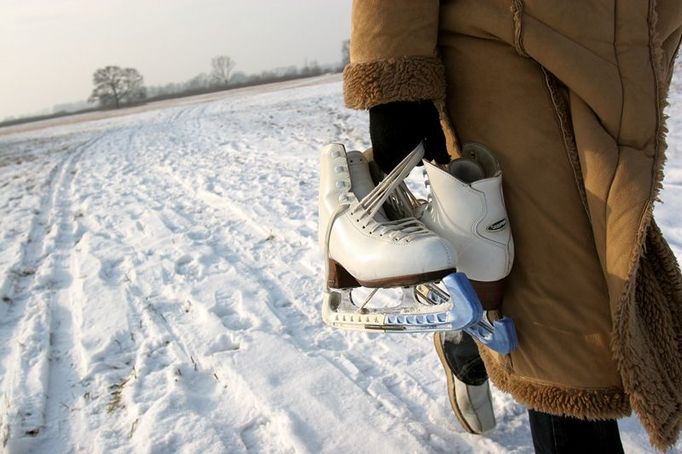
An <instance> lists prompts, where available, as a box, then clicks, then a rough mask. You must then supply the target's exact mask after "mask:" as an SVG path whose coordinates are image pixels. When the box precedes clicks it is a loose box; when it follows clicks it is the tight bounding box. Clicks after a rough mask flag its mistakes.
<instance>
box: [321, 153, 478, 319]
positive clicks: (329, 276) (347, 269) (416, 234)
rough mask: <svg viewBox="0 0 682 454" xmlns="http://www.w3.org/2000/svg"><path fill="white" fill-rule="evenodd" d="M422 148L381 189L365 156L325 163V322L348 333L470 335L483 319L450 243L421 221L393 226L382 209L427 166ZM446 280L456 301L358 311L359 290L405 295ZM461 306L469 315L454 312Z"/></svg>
mask: <svg viewBox="0 0 682 454" xmlns="http://www.w3.org/2000/svg"><path fill="white" fill-rule="evenodd" d="M422 156H423V148H421V146H420V147H417V148H416V149H415V150H414V151H413V152H412V153H411V154H410V155H408V156H407V157H406V158H405V160H403V162H401V163H400V164H399V165H398V166H397V167H396V168H395V169H394V170H393V171H392V172H391V173H390V174H388V175H387V176H386V177H385V178H384V180H383V181H382V182H381V183H380V184H379V185H377V186H375V185H374V183H373V182H372V179H371V177H370V174H369V169H368V166H367V161H366V160H365V159H364V157H363V155H362V153H360V152H350V153H346V150H345V148H344V147H343V145H339V144H332V145H328V146H326V147H325V148H324V149H323V150H322V152H321V156H320V166H321V172H320V214H319V241H320V245H321V248H322V250H323V254H324V259H325V264H326V282H325V291H324V299H323V318H324V320H325V322H326V323H328V324H330V325H332V326H335V327H341V328H348V329H360V330H380V331H402V332H417V331H437V330H451V329H463V328H464V327H467V326H470V325H471V324H472V323H475V322H476V320H478V318H480V315H481V314H482V312H483V309H482V307H481V305H480V302H479V301H478V298H477V296H476V293H475V291H474V290H473V288H472V287H471V285H470V284H469V282H468V280H467V279H466V276H464V275H463V274H462V273H456V272H455V266H456V264H457V262H456V253H455V251H454V249H453V247H452V245H451V244H450V242H449V241H448V240H445V239H443V238H441V237H440V236H438V235H437V234H435V233H433V232H432V231H430V230H429V229H427V228H426V227H425V226H424V224H423V223H422V222H420V221H419V220H417V219H416V218H414V217H405V218H401V219H397V220H389V219H387V217H386V214H385V212H384V211H383V209H382V205H383V204H384V202H385V201H386V200H387V199H388V197H389V196H390V195H391V193H392V192H393V191H394V190H395V188H396V187H397V186H398V185H400V184H401V183H402V181H403V180H404V178H405V177H406V176H407V175H408V174H409V173H410V171H411V170H412V168H414V166H415V165H416V164H417V163H418V162H419V161H420V160H421V158H422ZM441 279H442V280H443V285H444V286H445V287H446V288H447V289H448V291H449V292H450V293H451V294H452V295H453V298H444V299H441V300H438V301H429V302H428V303H418V302H416V301H415V300H414V299H413V298H402V299H401V302H400V304H399V305H398V306H394V307H388V308H374V307H372V306H368V302H369V300H370V299H371V298H372V296H373V295H374V293H375V291H373V292H372V293H371V294H370V296H369V297H368V298H367V299H366V300H365V301H364V302H363V303H362V304H357V303H356V302H355V301H354V300H353V297H352V295H351V290H352V289H353V288H356V287H360V286H362V287H367V288H372V289H378V288H390V287H406V288H407V289H408V290H406V291H405V292H406V293H407V294H411V292H412V289H413V288H414V285H416V284H422V283H431V282H435V281H439V280H441ZM454 298H457V299H458V300H461V303H459V304H458V305H459V306H461V307H462V308H463V309H462V310H459V311H458V312H456V313H455V312H454V311H453V307H454Z"/></svg>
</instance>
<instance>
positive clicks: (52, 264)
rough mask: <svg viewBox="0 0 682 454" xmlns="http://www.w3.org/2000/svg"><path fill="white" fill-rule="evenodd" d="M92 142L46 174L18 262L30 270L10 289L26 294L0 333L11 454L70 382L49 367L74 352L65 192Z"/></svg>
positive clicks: (36, 430) (41, 424)
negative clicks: (5, 347) (53, 391)
mask: <svg viewBox="0 0 682 454" xmlns="http://www.w3.org/2000/svg"><path fill="white" fill-rule="evenodd" d="M94 140H95V139H92V140H89V141H87V142H85V143H83V144H81V145H80V146H78V147H76V149H75V150H74V151H72V152H71V153H69V154H68V155H67V156H66V157H64V158H63V159H62V160H61V161H60V162H59V163H58V164H57V165H56V166H55V168H54V169H53V170H52V171H51V173H50V177H49V179H48V182H47V184H46V186H45V187H46V194H45V195H44V197H43V199H42V201H41V208H40V210H41V211H40V212H39V213H38V214H37V215H36V219H35V222H34V223H33V228H32V231H31V235H32V238H33V240H32V241H31V243H30V246H29V247H27V248H26V249H25V251H24V254H23V256H22V260H21V262H20V263H21V264H22V265H29V264H30V265H32V266H34V267H35V268H33V269H32V270H31V271H32V272H31V273H30V274H29V273H25V274H26V276H24V281H22V282H20V283H19V284H18V286H17V285H16V284H15V286H14V290H15V292H16V289H17V288H20V289H21V290H23V291H29V295H25V296H24V295H23V294H19V295H18V296H19V297H20V299H23V300H25V301H22V304H21V306H22V307H19V305H17V306H16V310H17V311H21V312H23V313H22V314H16V317H17V318H18V317H20V320H19V321H18V322H17V323H16V326H15V327H14V329H6V330H2V332H3V333H6V334H9V336H8V339H11V340H12V341H13V342H12V348H11V352H10V353H9V355H8V358H6V366H5V374H4V377H5V380H4V381H3V396H2V398H3V401H4V402H3V405H2V407H3V408H5V409H6V413H5V414H4V415H3V421H2V428H1V429H0V433H2V434H3V446H5V447H7V448H8V449H9V450H10V451H13V450H18V451H23V450H25V449H30V447H31V446H34V445H35V443H36V437H37V436H38V435H40V434H41V432H42V431H43V429H44V428H45V426H46V414H47V412H48V411H49V409H48V405H47V400H49V399H50V388H49V387H50V383H54V382H55V381H60V380H61V381H63V380H62V379H61V378H60V379H58V378H57V377H58V376H60V375H61V374H66V375H70V377H71V378H73V376H72V375H71V374H70V372H67V370H68V369H69V368H70V367H71V365H70V364H69V365H68V366H67V365H60V366H59V367H57V368H55V367H54V364H51V362H55V363H56V362H58V360H59V359H60V358H63V357H64V356H68V352H70V351H71V350H72V346H73V341H72V339H71V332H70V330H71V320H70V315H68V313H69V309H68V307H66V306H65V304H66V303H65V302H63V301H61V299H62V298H64V293H68V290H66V289H68V287H69V286H70V284H71V280H72V276H71V275H70V273H69V271H70V269H71V265H70V250H71V247H72V246H73V240H74V236H73V235H74V233H75V232H74V231H73V230H72V229H71V227H72V225H73V224H72V222H73V215H72V213H71V210H70V208H71V204H70V192H71V184H72V180H73V176H74V173H75V166H76V163H77V162H78V160H79V159H80V157H81V155H82V154H83V152H84V151H85V150H86V149H87V147H88V146H90V145H91V144H92V143H93V142H94ZM34 242H35V243H34ZM13 293H14V292H13ZM15 297H16V296H15ZM63 311H66V312H67V314H64V313H63ZM60 344H65V346H66V351H67V353H66V355H64V354H63V353H62V352H61V351H59V350H54V347H55V345H60ZM56 369H58V370H59V372H57V371H56ZM53 398H54V396H53Z"/></svg>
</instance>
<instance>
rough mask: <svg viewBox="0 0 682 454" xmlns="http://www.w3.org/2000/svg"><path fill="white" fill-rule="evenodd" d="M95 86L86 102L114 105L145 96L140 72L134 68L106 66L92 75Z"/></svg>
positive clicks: (106, 105) (118, 105)
mask: <svg viewBox="0 0 682 454" xmlns="http://www.w3.org/2000/svg"><path fill="white" fill-rule="evenodd" d="M92 82H93V83H94V84H95V88H94V89H93V90H92V94H91V95H90V98H89V99H88V102H98V103H99V104H100V105H101V106H104V107H112V106H113V107H116V108H117V109H118V108H119V107H120V106H121V105H123V104H130V103H133V102H137V101H141V100H143V99H144V98H145V97H146V92H145V88H144V79H143V77H142V74H140V72H139V71H138V70H136V69H134V68H121V67H119V66H106V67H104V68H99V69H98V70H97V71H95V73H94V74H93V76H92Z"/></svg>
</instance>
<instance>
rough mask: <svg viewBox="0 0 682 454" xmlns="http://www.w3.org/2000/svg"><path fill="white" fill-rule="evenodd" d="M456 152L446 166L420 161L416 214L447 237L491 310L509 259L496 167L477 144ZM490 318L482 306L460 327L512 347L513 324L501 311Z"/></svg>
mask: <svg viewBox="0 0 682 454" xmlns="http://www.w3.org/2000/svg"><path fill="white" fill-rule="evenodd" d="M462 154H463V156H464V157H462V158H461V159H456V160H454V161H452V162H450V163H449V164H448V165H447V169H446V170H443V169H442V168H440V167H438V166H436V165H433V164H430V163H428V162H425V163H424V172H425V174H426V176H427V185H429V186H430V192H431V195H430V198H429V201H428V202H427V203H426V204H425V205H422V206H421V207H420V209H421V216H420V220H421V221H422V222H423V223H424V224H425V225H426V226H427V227H428V228H429V229H430V230H433V231H434V232H436V233H438V234H439V235H440V236H442V237H443V238H447V239H448V240H449V241H450V242H451V243H452V245H453V247H454V248H455V250H456V251H457V255H458V266H457V268H458V271H461V272H463V273H465V274H466V275H467V277H468V278H469V279H470V280H471V284H472V286H473V287H474V289H475V290H476V293H477V294H478V296H479V298H480V300H481V302H482V304H483V307H484V308H485V309H486V311H497V310H499V308H500V305H501V303H502V296H503V292H504V279H505V278H506V277H507V275H508V274H509V272H510V271H511V267H512V263H513V260H514V243H513V240H512V235H511V229H510V227H509V221H508V219H507V211H506V208H505V206H504V198H503V196H502V172H501V170H500V166H499V163H498V162H497V159H496V158H495V157H494V155H493V154H492V153H491V152H490V151H489V150H488V149H487V148H486V147H484V146H483V145H480V144H475V143H469V144H466V145H464V147H463V149H462ZM491 315H493V314H491ZM491 318H493V317H489V314H488V313H487V312H486V314H485V316H484V317H483V318H482V319H481V321H480V322H479V323H477V324H475V325H472V326H470V327H468V328H467V329H466V331H467V332H468V333H469V334H471V335H472V336H474V337H475V338H476V339H477V340H479V341H481V342H482V343H484V344H485V345H487V346H488V347H490V348H491V349H493V350H496V351H498V352H500V353H502V354H508V353H509V352H511V351H512V350H513V349H514V348H515V347H516V342H517V341H516V331H515V330H514V324H513V322H512V321H511V320H510V319H509V318H506V317H503V318H501V319H498V320H491ZM496 318H497V317H496Z"/></svg>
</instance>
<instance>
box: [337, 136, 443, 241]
mask: <svg viewBox="0 0 682 454" xmlns="http://www.w3.org/2000/svg"><path fill="white" fill-rule="evenodd" d="M423 156H424V148H423V146H422V145H421V144H419V145H418V146H417V147H416V148H415V149H414V150H412V152H411V153H410V154H409V155H407V156H406V157H405V159H403V160H402V161H401V162H400V164H398V165H397V166H396V167H395V168H394V169H393V170H392V171H391V172H390V173H389V174H388V175H386V177H385V178H384V179H383V180H382V181H381V182H380V183H379V184H378V185H377V186H376V187H375V188H374V189H373V190H371V191H370V192H369V193H368V194H367V195H366V196H365V197H364V198H363V199H362V200H361V201H360V202H359V203H358V204H357V205H355V206H353V207H352V208H351V211H350V214H351V216H352V217H353V218H354V219H355V221H356V222H361V223H362V224H363V225H362V228H363V229H368V232H369V233H370V234H378V235H379V236H388V237H389V238H390V239H392V240H395V241H401V240H404V241H411V240H413V239H415V238H417V237H420V236H426V235H431V234H432V233H431V231H429V230H428V229H427V228H426V226H424V224H422V223H421V222H420V221H419V220H417V219H416V218H415V217H414V216H413V215H412V213H411V212H404V213H402V214H403V217H401V218H400V219H396V220H393V221H384V222H377V221H376V218H375V216H376V214H377V212H378V211H379V210H380V209H381V207H382V205H383V204H384V202H386V201H387V200H388V199H389V197H392V196H393V197H395V196H397V194H398V192H399V191H398V190H399V188H400V187H401V185H404V180H405V178H406V177H407V176H408V175H409V174H410V172H411V171H412V169H413V168H414V167H415V166H416V165H417V164H418V163H419V161H421V159H422V157H423Z"/></svg>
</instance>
